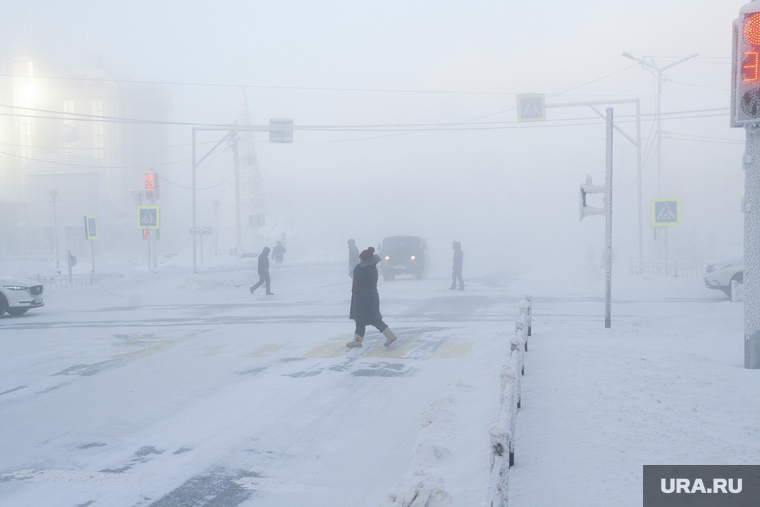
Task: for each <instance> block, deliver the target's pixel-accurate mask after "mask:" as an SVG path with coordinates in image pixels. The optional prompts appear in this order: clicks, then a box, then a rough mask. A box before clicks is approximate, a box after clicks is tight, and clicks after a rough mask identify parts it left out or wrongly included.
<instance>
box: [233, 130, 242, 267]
mask: <svg viewBox="0 0 760 507" xmlns="http://www.w3.org/2000/svg"><path fill="white" fill-rule="evenodd" d="M232 153H233V158H234V159H235V253H236V254H237V256H238V257H240V256H241V255H242V253H243V241H242V234H241V230H240V157H239V155H238V135H237V132H236V133H235V135H234V139H233V141H232Z"/></svg>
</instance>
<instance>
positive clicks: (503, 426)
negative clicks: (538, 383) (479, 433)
mask: <svg viewBox="0 0 760 507" xmlns="http://www.w3.org/2000/svg"><path fill="white" fill-rule="evenodd" d="M532 318H533V299H532V298H531V297H530V296H525V299H524V300H523V301H521V302H520V305H519V309H518V314H517V322H515V334H514V337H513V338H512V339H511V340H510V351H509V358H508V361H507V364H506V365H505V366H504V368H503V369H502V371H501V397H500V407H501V410H500V411H499V420H498V422H496V424H494V425H493V426H491V428H490V429H489V433H490V437H491V478H490V481H489V484H488V494H487V497H486V503H485V505H486V506H488V507H506V506H507V490H508V487H509V467H511V466H512V465H514V464H515V420H516V416H517V409H519V408H520V405H521V402H522V399H521V392H522V378H521V377H522V376H523V375H524V374H525V351H527V350H528V336H530V335H531V332H532V327H533V325H532Z"/></svg>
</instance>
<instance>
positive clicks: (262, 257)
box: [251, 246, 274, 296]
mask: <svg viewBox="0 0 760 507" xmlns="http://www.w3.org/2000/svg"><path fill="white" fill-rule="evenodd" d="M269 252H270V250H269V247H268V246H265V247H264V250H262V251H261V253H260V254H259V282H258V283H257V284H256V285H254V286H253V287H251V294H253V291H255V290H256V289H258V288H259V287H261V285H262V284H264V283H266V284H267V296H273V295H274V294H272V291H271V288H270V283H271V280H270V279H269Z"/></svg>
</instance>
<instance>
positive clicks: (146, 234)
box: [143, 229, 149, 240]
mask: <svg viewBox="0 0 760 507" xmlns="http://www.w3.org/2000/svg"><path fill="white" fill-rule="evenodd" d="M148 237H149V236H148V229H143V239H145V240H147V239H148Z"/></svg>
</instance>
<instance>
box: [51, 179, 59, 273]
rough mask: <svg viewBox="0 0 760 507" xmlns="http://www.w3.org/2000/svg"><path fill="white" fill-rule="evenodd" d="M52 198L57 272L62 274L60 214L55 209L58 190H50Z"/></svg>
mask: <svg viewBox="0 0 760 507" xmlns="http://www.w3.org/2000/svg"><path fill="white" fill-rule="evenodd" d="M49 194H50V197H52V199H53V243H55V270H56V271H57V272H58V274H59V275H60V274H61V265H60V263H59V261H58V213H57V212H56V209H55V198H56V197H58V190H56V189H55V188H51V189H50V192H49Z"/></svg>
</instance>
